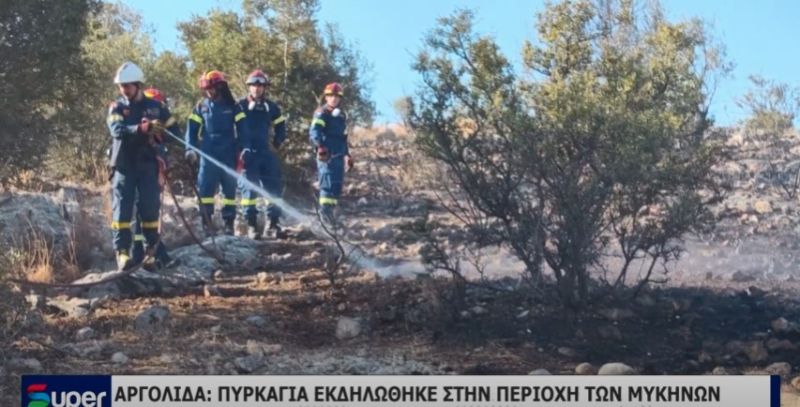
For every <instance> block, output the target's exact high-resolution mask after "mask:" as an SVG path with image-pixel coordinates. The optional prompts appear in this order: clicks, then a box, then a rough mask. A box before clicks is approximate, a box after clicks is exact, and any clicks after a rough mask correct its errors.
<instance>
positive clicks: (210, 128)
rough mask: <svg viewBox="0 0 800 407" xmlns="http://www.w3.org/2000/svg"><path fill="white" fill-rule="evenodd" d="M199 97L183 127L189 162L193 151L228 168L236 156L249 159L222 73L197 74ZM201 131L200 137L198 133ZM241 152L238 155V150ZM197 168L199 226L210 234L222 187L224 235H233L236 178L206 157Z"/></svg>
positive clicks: (195, 155) (244, 133)
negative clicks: (199, 99) (200, 224)
mask: <svg viewBox="0 0 800 407" xmlns="http://www.w3.org/2000/svg"><path fill="white" fill-rule="evenodd" d="M199 85H200V89H201V90H202V91H203V93H204V97H203V99H202V100H201V101H200V102H198V103H197V105H196V106H195V108H194V110H193V111H192V114H191V115H190V116H189V121H188V125H187V128H186V144H187V145H188V146H190V147H187V152H186V157H187V159H189V161H191V162H192V163H194V162H197V161H198V153H197V152H196V150H200V151H202V152H203V153H204V154H206V155H209V156H211V157H213V158H214V159H215V160H217V161H220V162H221V163H222V164H224V165H225V166H227V167H228V168H234V167H236V162H237V158H238V159H241V160H243V161H244V162H245V163H246V162H247V161H249V160H250V159H251V158H250V151H252V149H251V148H250V145H249V140H250V137H249V135H248V133H247V131H248V130H247V128H246V127H245V126H244V119H245V117H246V115H245V113H244V112H243V111H242V109H240V108H239V106H238V105H237V104H236V100H235V99H234V98H233V95H231V91H230V88H228V82H227V81H226V80H225V75H223V74H222V72H220V71H216V70H214V71H209V72H206V73H205V74H203V76H201V77H200V81H199ZM201 130H202V140H201V139H200V134H201ZM240 150H241V151H242V153H241V155H240V156H239V157H237V155H238V154H239V153H238V151H240ZM199 161H200V171H199V172H198V177H197V184H198V189H199V192H200V211H201V213H202V215H203V229H204V231H205V232H206V234H207V235H208V234H210V233H213V227H212V224H211V219H212V215H213V213H214V203H215V195H216V194H217V190H218V188H219V187H220V186H221V187H222V196H223V198H222V210H221V212H222V219H223V220H224V223H225V234H226V235H233V233H234V221H235V219H236V179H235V178H234V177H233V176H232V175H230V174H228V173H227V172H226V171H225V170H224V169H222V168H219V167H218V166H217V165H215V164H214V163H213V162H211V161H210V160H207V159H206V158H199Z"/></svg>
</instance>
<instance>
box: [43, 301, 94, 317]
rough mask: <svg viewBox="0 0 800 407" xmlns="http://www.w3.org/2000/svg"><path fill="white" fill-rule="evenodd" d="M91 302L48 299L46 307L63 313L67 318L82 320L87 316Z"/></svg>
mask: <svg viewBox="0 0 800 407" xmlns="http://www.w3.org/2000/svg"><path fill="white" fill-rule="evenodd" d="M90 304H91V301H90V300H89V299H86V298H66V297H64V296H59V297H55V298H48V299H47V305H49V306H51V307H54V308H57V309H59V310H61V311H63V312H65V313H66V314H67V315H68V316H69V317H72V318H82V317H86V316H88V315H89V310H90V308H91V305H90Z"/></svg>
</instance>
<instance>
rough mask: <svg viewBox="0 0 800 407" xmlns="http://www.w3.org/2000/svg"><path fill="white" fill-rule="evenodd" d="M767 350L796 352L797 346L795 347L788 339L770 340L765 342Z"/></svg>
mask: <svg viewBox="0 0 800 407" xmlns="http://www.w3.org/2000/svg"><path fill="white" fill-rule="evenodd" d="M767 350H769V351H781V350H797V346H795V345H794V344H793V343H792V341H790V340H788V339H776V338H770V339H769V340H768V341H767Z"/></svg>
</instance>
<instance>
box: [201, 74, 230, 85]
mask: <svg viewBox="0 0 800 407" xmlns="http://www.w3.org/2000/svg"><path fill="white" fill-rule="evenodd" d="M223 83H224V84H227V83H228V81H226V80H225V75H223V74H222V72H220V71H217V70H214V71H208V72H206V73H205V74H204V75H203V76H201V77H200V89H203V90H205V89H211V88H213V87H215V86H217V85H219V84H223Z"/></svg>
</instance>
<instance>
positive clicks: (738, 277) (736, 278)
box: [731, 270, 756, 283]
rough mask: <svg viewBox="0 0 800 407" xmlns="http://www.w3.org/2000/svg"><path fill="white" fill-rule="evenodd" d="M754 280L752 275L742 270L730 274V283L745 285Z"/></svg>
mask: <svg viewBox="0 0 800 407" xmlns="http://www.w3.org/2000/svg"><path fill="white" fill-rule="evenodd" d="M755 279H756V277H755V275H754V273H748V272H745V271H742V270H736V271H735V272H734V273H733V274H731V281H733V282H735V283H747V282H750V281H754V280H755Z"/></svg>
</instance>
